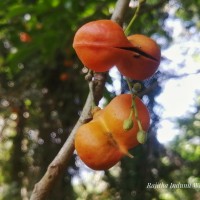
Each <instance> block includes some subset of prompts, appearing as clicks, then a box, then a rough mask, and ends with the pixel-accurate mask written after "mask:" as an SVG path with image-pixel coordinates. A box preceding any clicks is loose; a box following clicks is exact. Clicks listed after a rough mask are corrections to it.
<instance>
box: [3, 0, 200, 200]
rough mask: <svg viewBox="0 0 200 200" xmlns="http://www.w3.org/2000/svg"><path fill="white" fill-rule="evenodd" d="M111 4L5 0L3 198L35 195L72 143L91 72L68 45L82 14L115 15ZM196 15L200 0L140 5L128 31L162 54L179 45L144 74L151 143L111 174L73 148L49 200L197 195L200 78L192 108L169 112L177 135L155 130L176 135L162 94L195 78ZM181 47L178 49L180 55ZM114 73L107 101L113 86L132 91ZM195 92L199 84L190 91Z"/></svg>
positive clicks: (185, 198)
mask: <svg viewBox="0 0 200 200" xmlns="http://www.w3.org/2000/svg"><path fill="white" fill-rule="evenodd" d="M115 3H116V1H115V0H101V1H93V0H87V1H84V0H79V1H73V0H47V1H45V0H4V1H0V8H1V9H0V200H10V199H14V200H21V199H22V200H27V199H29V196H30V194H31V191H32V190H33V187H34V184H35V183H36V182H38V181H39V180H40V178H41V177H42V176H43V174H44V173H45V171H46V169H47V166H48V165H49V163H50V162H51V161H52V160H53V158H54V157H55V156H56V154H57V152H58V151H59V149H60V148H61V146H62V144H63V143H64V142H65V141H66V139H67V137H68V135H69V133H70V131H71V130H72V128H73V126H74V124H75V123H76V120H77V119H78V117H79V115H80V113H81V110H82V107H83V105H84V102H85V99H86V97H87V94H88V85H87V82H86V81H85V79H84V76H85V73H86V71H87V70H86V69H85V68H83V66H82V64H81V63H80V61H79V60H78V58H77V56H76V54H75V52H74V50H73V48H72V42H73V36H74V34H75V32H76V30H77V29H78V28H79V27H80V26H81V25H83V24H84V23H86V22H89V21H92V20H97V19H110V17H111V15H112V12H113V10H114V7H115ZM136 6H137V1H136V0H131V1H130V6H129V9H128V10H127V12H126V16H125V20H124V26H126V25H127V24H128V23H129V21H130V19H131V17H132V16H133V13H134V11H135V8H136ZM199 15H200V1H199V0H195V1H188V0H170V1H167V0H147V1H146V3H145V4H144V5H142V8H141V11H140V13H139V16H138V18H137V20H136V21H135V22H134V25H133V27H132V29H131V32H132V33H133V34H134V33H142V34H145V35H147V36H149V37H152V38H154V39H155V40H156V41H157V42H158V44H159V45H160V46H161V48H162V52H167V50H169V49H170V48H171V47H172V46H174V45H177V46H178V47H177V48H176V51H173V52H172V53H171V54H170V53H169V54H163V55H162V62H161V65H160V69H159V71H158V72H157V73H156V74H155V75H154V76H153V77H152V78H150V79H149V80H146V81H144V82H142V85H143V92H142V95H143V101H144V102H145V104H146V105H147V106H148V108H149V110H150V112H151V119H152V121H151V122H152V123H151V128H150V130H149V136H148V141H147V143H146V144H145V145H140V146H138V147H136V148H135V149H133V150H132V151H131V153H132V154H133V155H134V156H135V157H134V158H133V159H130V158H128V157H125V158H123V159H122V161H121V162H120V163H118V165H116V166H115V167H113V168H112V169H110V170H108V171H105V172H104V171H101V172H94V171H92V170H90V169H88V168H87V167H86V166H85V165H84V164H83V163H82V162H81V161H80V160H79V158H78V157H77V156H76V154H74V155H73V157H72V159H71V161H70V163H69V166H66V170H65V174H64V175H63V176H62V177H61V178H60V180H59V181H58V183H57V185H56V186H55V187H54V189H53V191H52V194H51V195H50V197H49V198H48V199H49V200H55V199H57V200H61V199H65V200H68V199H70V200H73V199H78V200H85V199H90V200H91V199H94V200H112V199H113V200H114V199H124V200H129V199H130V200H131V199H136V200H141V199H144V200H151V199H166V200H179V199H181V200H190V199H191V200H192V199H194V200H195V199H196V200H199V199H200V190H199V187H200V178H199V177H200V161H199V159H200V111H199V106H200V93H199V88H198V87H199V85H198V84H199V83H197V82H196V88H194V87H195V84H191V85H190V84H189V85H187V87H186V88H185V97H183V100H184V99H185V98H186V99H187V101H190V99H191V102H192V103H191V107H190V112H187V113H186V114H185V115H182V116H180V117H179V118H178V119H174V118H173V123H175V124H176V130H174V132H176V133H177V130H179V134H176V137H173V139H171V140H170V142H168V143H161V142H160V141H159V140H158V138H157V131H158V130H159V136H160V135H162V131H163V134H166V135H168V136H167V137H166V138H168V137H170V138H171V135H174V133H173V129H170V131H168V132H167V131H165V130H168V129H166V128H168V127H165V125H167V123H163V120H165V121H164V122H166V119H164V118H163V116H165V115H164V114H165V113H166V112H167V110H166V109H165V107H164V105H165V104H162V102H164V101H166V97H165V98H163V97H162V98H159V95H162V93H163V94H164V91H165V90H164V88H165V86H166V84H167V83H169V81H170V80H173V81H176V80H177V81H180V79H182V80H184V79H185V78H187V77H189V76H195V77H199V70H198V68H196V69H195V70H193V71H192V72H191V71H190V68H191V67H192V66H191V64H190V63H188V62H186V58H188V57H189V58H190V59H191V60H192V63H193V64H192V65H194V63H195V64H196V66H198V65H200V45H196V46H195V45H194V46H192V45H191V44H189V43H186V42H188V41H190V40H192V41H193V43H194V44H199V38H200V34H199V29H200V16H199ZM183 44H186V45H185V46H184V45H183ZM191 52H192V53H191ZM176 53H177V55H182V57H180V59H178V60H175V58H176V56H175V57H174V55H176ZM172 55H173V56H172ZM97 56H98V55H97ZM170 56H171V57H170ZM198 63H199V64H198ZM113 73H114V72H113V70H111V72H110V76H109V77H108V79H107V83H106V88H105V91H104V100H103V101H101V102H102V104H101V105H102V106H104V105H105V104H106V103H107V102H109V100H110V99H111V98H113V97H114V96H115V95H116V94H119V93H121V92H122V93H123V92H127V91H128V89H127V86H126V82H125V81H124V79H123V77H121V76H120V75H119V74H117V75H113ZM115 73H117V72H116V71H115ZM191 73H192V75H191ZM194 80H197V79H194ZM199 80H200V79H199ZM116 84H117V86H116ZM174 84H175V83H174ZM180 84H181V82H180ZM172 86H173V84H172ZM171 88H173V87H171ZM190 90H192V91H193V92H196V93H195V95H193V96H192V97H191V93H190ZM165 96H167V94H166V93H165ZM178 97H179V94H178V93H177V92H174V95H171V96H169V100H170V102H172V103H171V107H173V109H175V110H176V108H178V106H179V104H178V103H176V105H175V104H173V102H175V99H177V98H178ZM173 98H174V101H173ZM156 100H157V101H156ZM180 103H181V99H180ZM167 118H168V119H167V120H169V121H170V120H172V118H171V117H170V116H167ZM161 125H162V128H161ZM163 142H164V141H163ZM148 183H152V184H153V183H165V184H171V183H184V184H187V183H190V184H193V183H198V184H199V187H198V188H189V189H184V188H177V189H170V188H151V189H149V188H146V187H147V185H148Z"/></svg>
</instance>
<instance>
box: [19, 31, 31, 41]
mask: <svg viewBox="0 0 200 200" xmlns="http://www.w3.org/2000/svg"><path fill="white" fill-rule="evenodd" d="M19 37H20V40H21V42H25V43H27V42H31V40H32V38H31V36H30V35H29V34H28V33H25V32H21V33H20V34H19Z"/></svg>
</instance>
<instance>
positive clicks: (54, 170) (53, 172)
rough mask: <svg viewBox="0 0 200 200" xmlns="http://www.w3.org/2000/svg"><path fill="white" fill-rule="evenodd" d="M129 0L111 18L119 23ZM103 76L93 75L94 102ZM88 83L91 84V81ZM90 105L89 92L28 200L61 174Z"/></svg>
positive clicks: (39, 198)
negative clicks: (59, 147)
mask: <svg viewBox="0 0 200 200" xmlns="http://www.w3.org/2000/svg"><path fill="white" fill-rule="evenodd" d="M129 2H130V0H118V1H117V3H116V7H115V10H114V13H113V15H112V17H111V20H113V21H116V22H117V23H119V24H120V25H121V24H122V22H123V18H124V15H125V13H126V10H127V8H128V5H129ZM105 77H106V74H105V73H98V74H95V75H94V82H93V83H94V98H95V101H96V102H97V101H99V100H100V99H101V97H102V93H103V88H104V86H105V80H106V78H105ZM89 84H91V82H90V83H89ZM91 105H92V96H91V93H90V92H89V94H88V97H87V100H86V103H85V105H84V108H83V111H82V113H81V116H80V118H79V119H78V121H77V123H76V125H75V126H74V128H73V130H72V132H71V133H70V135H69V137H68V138H67V140H66V142H65V143H64V145H63V147H62V148H61V149H60V151H59V153H58V154H57V155H56V157H55V158H54V160H53V161H52V162H51V163H50V165H49V166H48V169H47V171H46V173H45V174H44V176H43V177H42V179H41V180H40V181H39V182H38V183H36V184H35V187H34V190H33V192H32V195H31V197H30V200H44V199H46V198H47V196H48V195H49V193H50V191H51V190H52V188H53V186H54V185H55V183H56V181H57V180H58V179H59V177H60V176H61V175H63V173H64V170H65V169H66V167H67V164H68V162H69V160H70V158H71V156H72V154H73V152H74V136H75V134H76V132H77V129H78V128H79V127H80V126H81V125H82V124H84V123H85V121H86V120H87V119H88V118H89V117H90V110H91Z"/></svg>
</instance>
